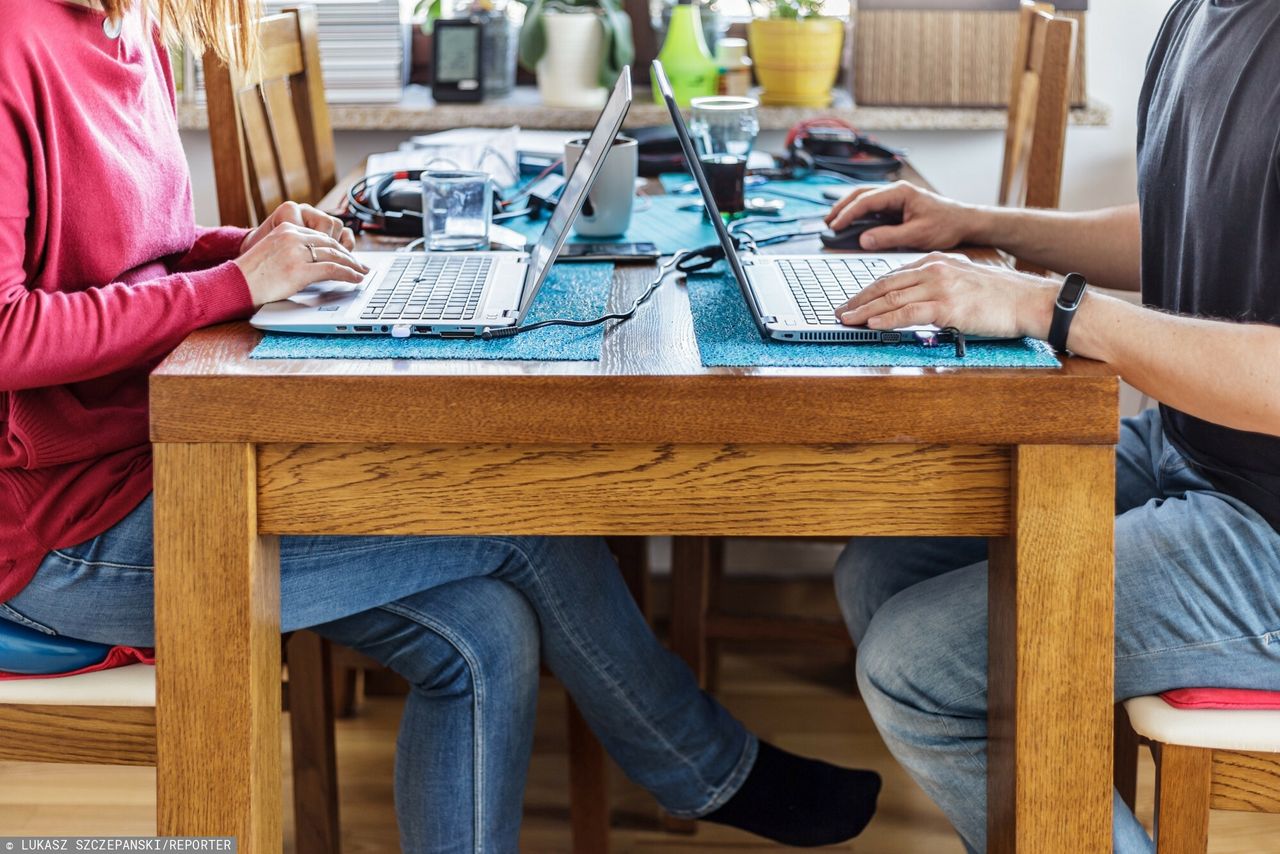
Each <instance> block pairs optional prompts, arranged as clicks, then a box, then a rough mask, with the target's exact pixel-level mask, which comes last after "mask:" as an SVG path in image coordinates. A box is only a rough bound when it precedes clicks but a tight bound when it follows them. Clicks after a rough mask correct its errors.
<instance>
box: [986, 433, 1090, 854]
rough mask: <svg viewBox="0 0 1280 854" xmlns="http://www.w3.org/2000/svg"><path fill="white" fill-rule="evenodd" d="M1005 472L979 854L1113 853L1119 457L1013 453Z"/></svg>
mask: <svg viewBox="0 0 1280 854" xmlns="http://www.w3.org/2000/svg"><path fill="white" fill-rule="evenodd" d="M1012 470H1013V473H1012V492H1013V495H1012V500H1013V519H1012V528H1013V531H1012V533H1011V534H1010V536H1008V537H1005V538H1000V539H994V540H992V542H991V560H990V575H989V607H990V622H991V627H990V644H989V652H988V658H989V670H990V687H989V693H988V696H989V712H988V714H989V718H988V719H989V722H990V742H989V746H988V749H987V758H988V774H987V792H988V804H989V806H988V811H987V828H988V829H987V837H988V841H987V846H988V850H989V851H991V852H993V854H1004V852H1013V851H1024V852H1026V851H1034V852H1048V851H1054V852H1063V854H1073V853H1074V852H1083V851H1096V852H1101V851H1110V850H1111V786H1110V785H1109V783H1110V782H1111V780H1112V769H1113V762H1114V756H1113V752H1112V751H1113V744H1114V742H1113V737H1114V732H1113V726H1114V719H1113V706H1112V702H1111V696H1112V693H1111V692H1112V678H1113V676H1112V674H1113V670H1114V659H1113V651H1114V649H1115V646H1114V644H1115V641H1114V619H1113V601H1114V595H1115V587H1114V585H1115V581H1114V577H1115V570H1114V544H1113V540H1114V535H1113V510H1114V508H1113V505H1112V503H1111V501H1109V500H1107V501H1103V500H1101V499H1102V497H1104V496H1111V495H1113V494H1114V489H1115V452H1114V450H1113V449H1112V448H1110V447H1105V446H1085V447H1081V446H1074V447H1073V446H1051V445H1047V446H1038V445H1023V446H1020V447H1018V448H1017V449H1016V450H1015V451H1014V455H1013V466H1012ZM1067 804H1070V806H1069V807H1067V806H1065V805H1067Z"/></svg>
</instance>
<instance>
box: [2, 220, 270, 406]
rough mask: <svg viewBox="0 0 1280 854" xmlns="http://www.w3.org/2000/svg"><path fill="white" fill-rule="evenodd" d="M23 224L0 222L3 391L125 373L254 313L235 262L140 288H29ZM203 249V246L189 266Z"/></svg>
mask: <svg viewBox="0 0 1280 854" xmlns="http://www.w3.org/2000/svg"><path fill="white" fill-rule="evenodd" d="M23 226H24V223H23V221H22V220H20V219H17V218H4V217H0V391H19V390H22V389H28V388H39V387H43V386H52V385H63V384H66V383H72V382H78V381H80V380H86V379H92V378H94V377H101V376H105V375H107V374H111V373H114V372H116V371H120V370H124V369H126V368H129V367H131V366H134V365H138V364H142V363H145V362H147V361H150V360H154V359H158V358H160V357H162V356H164V355H165V354H166V353H168V352H169V351H170V350H172V349H173V348H174V347H176V346H178V344H179V343H181V342H182V339H183V338H184V337H186V336H187V335H188V334H189V333H191V332H192V331H194V330H196V329H199V328H200V327H202V326H208V325H210V324H213V323H220V322H222V321H225V320H232V319H235V318H238V317H246V316H248V315H249V314H250V313H251V312H252V311H253V300H252V299H251V298H250V296H249V286H248V283H247V282H245V279H244V274H242V273H241V272H240V268H239V267H237V266H236V265H235V264H234V263H233V262H231V261H223V262H222V263H220V264H217V265H216V266H213V267H209V268H208V269H203V270H192V271H190V272H178V273H174V274H172V275H168V276H163V277H160V278H157V279H151V280H150V281H146V282H139V283H137V284H124V283H120V282H117V283H113V284H107V285H103V286H101V287H92V288H87V289H85V290H81V291H72V292H49V291H43V290H32V289H29V288H28V287H27V286H26V284H25V278H26V277H25V273H24V271H23V267H22V263H21V259H22V258H23V255H24V252H25V245H24V243H25V241H24V235H23ZM218 231H219V232H221V230H218ZM220 239H221V240H222V241H223V245H224V246H225V244H226V236H225V234H221V235H220V236H213V237H205V238H204V240H205V247H209V246H213V245H216V244H217V243H218V241H219V240H220ZM236 245H237V246H238V245H239V244H238V243H237V244H236ZM200 248H202V247H201V242H200V241H197V244H196V248H193V250H192V252H191V253H188V255H187V256H186V257H185V258H184V259H183V262H184V263H186V262H188V261H191V260H192V259H193V256H194V255H195V254H196V250H197V249H200ZM201 260H205V261H208V260H213V258H207V259H206V258H202V259H201ZM196 265H197V266H198V263H197V264H196Z"/></svg>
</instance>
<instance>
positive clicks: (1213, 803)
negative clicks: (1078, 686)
mask: <svg viewBox="0 0 1280 854" xmlns="http://www.w3.org/2000/svg"><path fill="white" fill-rule="evenodd" d="M1116 734H1117V740H1116V746H1117V755H1116V760H1117V761H1116V788H1117V789H1118V790H1119V791H1120V794H1121V796H1122V797H1123V798H1124V800H1125V802H1126V803H1128V804H1129V806H1130V807H1132V806H1133V805H1134V801H1135V800H1136V782H1137V761H1138V745H1139V743H1146V744H1147V745H1148V746H1149V747H1150V748H1151V754H1152V757H1153V758H1154V759H1155V763H1156V806H1155V817H1156V822H1155V823H1156V851H1157V854H1205V851H1206V850H1207V849H1208V846H1209V812H1210V810H1235V811H1248V812H1262V813H1274V814H1280V711H1238V710H1208V709H1190V710H1188V709H1179V708H1175V707H1174V706H1171V705H1170V704H1168V703H1166V702H1165V701H1164V700H1163V699H1162V698H1160V697H1135V698H1134V699H1132V700H1127V701H1125V703H1124V704H1123V708H1118V715H1117V724H1116ZM1278 820H1280V819H1278Z"/></svg>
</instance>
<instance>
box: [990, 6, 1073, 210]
mask: <svg viewBox="0 0 1280 854" xmlns="http://www.w3.org/2000/svg"><path fill="white" fill-rule="evenodd" d="M1019 14H1020V16H1021V17H1020V18H1019V25H1018V42H1017V46H1016V48H1015V49H1014V58H1013V71H1012V73H1011V74H1010V77H1009V120H1008V124H1007V126H1006V128H1005V136H1004V165H1003V167H1002V168H1001V170H1000V195H999V202H1000V204H1002V205H1006V206H1010V207H1031V208H1056V207H1057V206H1058V200H1059V197H1060V196H1061V192H1062V161H1063V154H1064V152H1065V151H1066V145H1067V117H1068V110H1069V109H1070V106H1071V79H1072V75H1073V74H1075V60H1076V29H1077V27H1076V22H1075V21H1074V20H1072V19H1071V18H1064V17H1057V16H1055V14H1054V8H1053V6H1052V5H1050V4H1048V3H1035V2H1032V1H1031V0H1022V8H1021V10H1020V12H1019Z"/></svg>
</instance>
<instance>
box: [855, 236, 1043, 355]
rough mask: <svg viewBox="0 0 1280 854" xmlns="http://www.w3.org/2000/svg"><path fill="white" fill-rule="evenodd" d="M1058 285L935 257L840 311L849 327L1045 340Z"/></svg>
mask: <svg viewBox="0 0 1280 854" xmlns="http://www.w3.org/2000/svg"><path fill="white" fill-rule="evenodd" d="M1057 295H1058V286H1057V285H1056V284H1055V283H1054V282H1052V281H1051V280H1049V279H1045V278H1042V277H1040V276H1030V275H1027V274H1026V273H1019V272H1018V271H1016V270H1012V269H1009V268H1007V267H994V266H991V265H988V264H975V263H974V262H972V261H969V260H967V259H964V260H962V259H958V258H952V257H950V256H947V255H941V254H938V253H934V254H932V255H927V256H925V257H924V258H922V259H920V260H919V261H917V262H915V263H914V264H908V265H907V266H905V267H902V268H900V269H898V270H895V271H893V272H892V273H889V274H888V275H886V276H883V277H882V278H880V279H878V280H876V281H875V282H874V283H873V284H871V285H870V286H868V287H867V288H866V289H865V290H863V291H862V292H861V293H860V294H858V295H857V296H856V297H854V298H853V299H851V300H849V302H847V303H845V304H844V305H842V306H840V307H839V308H838V309H836V317H838V318H840V322H841V323H843V324H845V325H846V326H868V327H870V328H872V329H897V328H899V327H903V326H924V325H927V324H930V323H932V324H934V325H935V326H940V327H943V328H946V327H948V326H954V327H955V328H956V329H959V330H960V331H961V332H965V333H968V334H970V335H978V336H983V337H991V338H1017V337H1020V336H1023V335H1030V336H1031V337H1033V338H1045V337H1047V336H1048V334H1049V323H1050V321H1051V320H1052V318H1053V304H1054V300H1055V299H1057Z"/></svg>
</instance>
